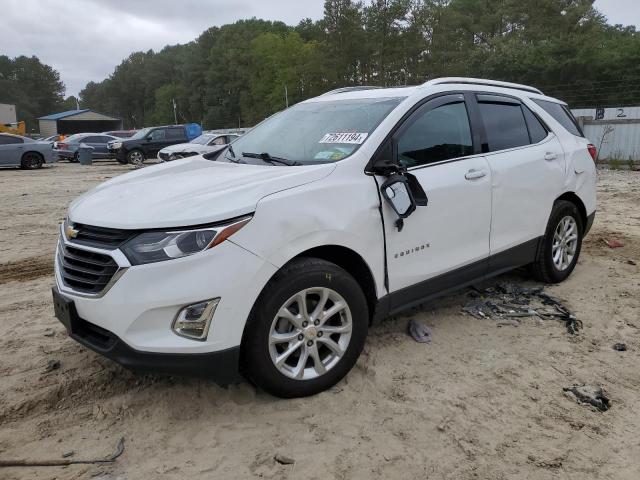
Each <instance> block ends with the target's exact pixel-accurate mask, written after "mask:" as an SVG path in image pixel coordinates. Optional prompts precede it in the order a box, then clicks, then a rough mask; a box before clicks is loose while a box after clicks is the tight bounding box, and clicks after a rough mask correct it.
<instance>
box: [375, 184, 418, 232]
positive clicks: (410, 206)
mask: <svg viewBox="0 0 640 480" xmlns="http://www.w3.org/2000/svg"><path fill="white" fill-rule="evenodd" d="M380 190H381V191H382V196H383V197H384V199H385V200H386V201H387V202H388V203H389V205H390V206H391V208H393V210H394V211H395V212H396V214H397V215H398V217H399V219H398V222H396V226H397V227H398V231H400V230H402V227H403V225H404V222H403V219H405V218H407V217H408V216H409V215H411V214H412V213H413V211H414V210H415V209H416V201H415V199H414V198H413V194H412V193H411V189H410V188H409V183H408V180H407V177H405V176H404V175H401V174H397V173H395V174H393V175H390V176H389V178H388V179H387V181H386V182H384V183H383V184H382V187H380Z"/></svg>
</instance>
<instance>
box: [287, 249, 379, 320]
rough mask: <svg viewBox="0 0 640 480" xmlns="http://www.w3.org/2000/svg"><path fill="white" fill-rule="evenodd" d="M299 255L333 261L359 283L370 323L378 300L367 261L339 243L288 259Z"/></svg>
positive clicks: (307, 251) (300, 255) (300, 254)
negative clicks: (365, 301) (367, 308)
mask: <svg viewBox="0 0 640 480" xmlns="http://www.w3.org/2000/svg"><path fill="white" fill-rule="evenodd" d="M300 257H314V258H320V259H322V260H326V261H327V262H331V263H335V264H336V265H338V266H339V267H340V268H343V269H344V270H346V271H347V272H348V273H349V274H350V275H351V276H352V277H353V278H354V279H355V281H356V282H358V285H360V288H362V291H363V292H364V296H365V297H366V299H367V306H368V307H369V323H371V321H372V319H373V314H374V312H375V307H376V303H377V302H378V298H377V295H376V281H375V278H374V277H373V273H372V272H371V269H370V268H369V265H367V262H365V261H364V259H363V258H362V256H360V254H358V253H357V252H355V251H354V250H352V249H350V248H347V247H344V246H341V245H323V246H320V247H314V248H311V249H309V250H305V251H304V252H300V253H299V254H298V255H296V256H295V257H293V258H292V259H291V260H290V261H293V260H295V259H297V258H300Z"/></svg>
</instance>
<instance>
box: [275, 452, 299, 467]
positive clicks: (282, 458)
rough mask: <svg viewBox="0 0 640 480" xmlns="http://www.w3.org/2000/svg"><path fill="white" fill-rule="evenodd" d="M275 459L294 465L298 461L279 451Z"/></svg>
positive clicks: (282, 463)
mask: <svg viewBox="0 0 640 480" xmlns="http://www.w3.org/2000/svg"><path fill="white" fill-rule="evenodd" d="M273 459H274V460H275V461H276V462H278V463H280V464H281V465H293V464H294V463H296V461H295V460H294V459H293V458H291V457H287V456H286V455H281V454H279V453H276V454H275V455H274V457H273Z"/></svg>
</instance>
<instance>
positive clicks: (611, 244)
mask: <svg viewBox="0 0 640 480" xmlns="http://www.w3.org/2000/svg"><path fill="white" fill-rule="evenodd" d="M602 241H603V242H604V244H605V245H606V246H607V247H609V248H621V247H624V244H623V243H620V242H619V241H618V240H615V239H608V238H603V239H602Z"/></svg>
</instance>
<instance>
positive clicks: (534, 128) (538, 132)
mask: <svg viewBox="0 0 640 480" xmlns="http://www.w3.org/2000/svg"><path fill="white" fill-rule="evenodd" d="M522 111H523V112H524V118H525V120H526V121H527V127H529V137H531V143H538V142H541V141H542V140H544V139H545V138H547V133H548V132H547V129H546V128H545V127H544V125H542V123H541V122H540V120H538V117H536V116H535V115H534V114H533V112H532V111H531V110H529V109H528V108H527V107H525V106H524V105H523V106H522Z"/></svg>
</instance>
